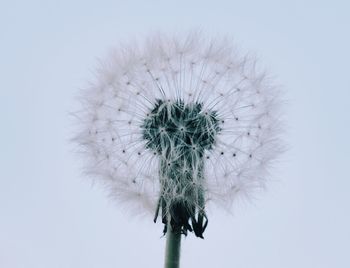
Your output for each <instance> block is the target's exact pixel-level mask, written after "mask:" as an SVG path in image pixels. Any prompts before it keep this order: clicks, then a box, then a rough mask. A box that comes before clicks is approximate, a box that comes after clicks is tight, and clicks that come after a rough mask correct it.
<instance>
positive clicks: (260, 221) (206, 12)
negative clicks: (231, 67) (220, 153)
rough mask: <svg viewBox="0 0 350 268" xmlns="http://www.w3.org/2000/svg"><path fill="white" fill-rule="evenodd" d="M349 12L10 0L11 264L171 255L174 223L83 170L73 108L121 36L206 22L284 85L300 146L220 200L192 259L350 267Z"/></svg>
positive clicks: (2, 154) (1, 115) (2, 28)
mask: <svg viewBox="0 0 350 268" xmlns="http://www.w3.org/2000/svg"><path fill="white" fill-rule="evenodd" d="M239 2H241V3H239ZM349 14H350V4H348V1H345V0H343V1H340V0H334V1H325V0H324V1H322V0H318V1H313V0H310V1H305V0H304V1H299V0H294V1H277V0H275V1H272V0H265V1H258V0H255V1H249V0H247V1H229V0H227V1H223V0H216V1H205V0H201V1H191V0H187V1H185V0H177V1H164V0H163V1H160V0H159V1H141V0H139V1H132V0H129V1H112V0H111V1H106V0H100V1H88V0H84V1H82V0H77V1H68V0H60V1H58V0H57V1H38V0H32V1H16V0H12V1H6V3H5V1H1V3H0V74H1V75H0V124H1V129H0V166H1V167H0V267H4V268H48V267H49V268H76V267H84V268H112V267H114V268H115V267H162V265H163V258H164V256H163V255H164V246H165V239H164V238H162V237H161V234H162V225H161V224H154V223H153V222H152V219H151V218H139V217H136V218H135V217H130V216H128V213H126V211H125V209H124V210H123V209H122V208H121V207H119V206H118V203H114V202H112V201H111V200H109V199H108V198H107V196H106V192H105V191H104V190H103V189H102V187H99V185H98V184H96V185H92V183H91V181H90V180H88V179H86V178H85V177H84V176H83V175H82V174H81V171H80V164H79V162H78V161H77V158H78V157H77V156H76V155H75V154H74V153H73V152H72V151H73V150H72V146H71V144H70V143H69V139H70V137H71V136H72V131H71V129H72V126H71V122H72V120H71V118H70V117H69V112H70V111H73V110H74V109H76V108H77V104H78V102H77V100H76V99H75V97H76V95H77V92H79V88H82V87H84V86H85V85H86V82H87V81H88V80H89V79H91V78H92V71H93V70H94V68H95V66H96V63H97V59H98V58H103V57H104V56H105V55H106V53H107V51H108V50H109V49H110V48H111V47H113V46H114V45H115V44H118V43H119V42H123V41H125V40H128V39H129V38H133V37H139V36H147V34H148V33H150V32H153V31H155V30H162V31H164V32H169V33H172V32H186V31H187V30H191V29H198V28H199V29H202V31H203V32H204V33H207V34H208V35H212V34H217V33H220V34H228V35H230V36H233V37H234V38H235V40H236V43H237V44H238V45H239V46H240V47H241V48H242V49H243V50H247V51H252V52H254V53H255V54H256V55H257V56H258V58H259V60H260V62H261V63H262V64H263V65H264V66H265V67H266V68H267V69H268V70H269V72H270V73H272V74H274V75H275V76H276V81H277V82H278V83H279V84H281V85H283V88H284V90H285V91H286V98H287V99H288V103H289V104H288V107H286V125H287V134H286V135H285V139H286V140H287V144H288V148H289V150H288V151H287V153H285V154H284V156H283V157H282V158H281V161H280V162H279V163H278V164H277V165H276V168H275V169H274V170H273V173H272V176H271V178H270V182H269V184H268V187H267V191H266V192H264V193H262V194H260V195H259V196H258V197H257V198H256V199H255V200H253V201H252V202H251V203H245V204H239V205H237V208H236V210H235V211H234V213H233V215H228V214H227V213H224V212H223V211H220V210H216V209H212V210H210V211H209V217H210V222H209V226H208V229H207V231H206V233H205V240H200V239H197V238H195V237H194V236H193V235H189V236H188V237H187V238H186V239H184V241H183V244H182V246H183V248H182V258H181V264H182V267H185V268H186V267H188V268H189V267H203V268H204V267H219V268H221V267H222V268H226V267H227V268H231V267H234V268H265V267H266V268H310V267H317V268H326V267H327V268H328V267H337V268H342V267H344V268H347V267H350V260H349V249H350V228H349V226H350V205H349V204H350V194H349V189H350V175H349V166H350V141H349V137H350V116H349V115H350V108H349V107H350V75H349V63H350V52H349V47H350V33H349V25H350V16H349Z"/></svg>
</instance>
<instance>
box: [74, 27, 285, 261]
mask: <svg viewBox="0 0 350 268" xmlns="http://www.w3.org/2000/svg"><path fill="white" fill-rule="evenodd" d="M139 47H140V48H136V46H134V47H133V46H130V47H122V48H119V49H117V50H115V51H114V52H113V53H112V54H111V56H110V58H109V60H108V61H107V62H106V64H104V65H102V66H101V68H100V69H99V70H98V73H97V80H96V81H95V82H92V83H91V86H90V87H89V88H88V89H87V90H86V91H84V93H83V95H82V99H83V101H82V104H83V105H82V110H81V111H80V112H79V113H78V117H79V118H81V121H80V122H79V123H80V125H81V126H82V129H80V130H79V134H78V135H77V137H76V140H77V141H78V143H79V145H80V146H81V148H82V152H83V153H84V154H85V155H86V156H87V162H86V163H87V164H86V166H85V167H86V171H87V172H88V173H90V174H92V175H94V176H97V177H98V178H100V179H101V180H102V181H103V182H104V185H106V186H108V188H109V190H110V192H111V196H112V197H113V198H116V199H117V200H118V201H120V202H124V203H126V204H129V205H130V206H132V207H133V208H135V211H138V212H140V213H142V214H144V213H145V212H150V213H151V214H153V219H154V222H156V221H157V219H159V218H160V220H161V222H162V223H163V224H164V229H163V233H164V234H165V235H166V237H167V243H166V258H165V259H166V260H165V267H178V266H179V259H180V243H181V235H187V234H188V233H189V232H192V233H194V235H195V236H197V237H199V238H203V234H204V231H205V230H206V228H207V225H208V217H207V214H206V208H207V206H208V205H209V204H211V203H213V204H217V205H222V206H224V207H225V208H227V209H231V208H232V206H233V204H234V201H235V200H236V199H237V198H245V197H249V196H250V195H251V194H252V193H253V192H254V190H255V189H257V188H261V187H263V186H264V185H265V178H266V176H267V174H268V172H267V171H268V167H269V165H270V163H271V162H272V160H274V159H275V158H276V156H277V155H278V154H279V153H280V151H281V146H280V138H279V129H280V127H279V126H280V120H279V109H278V108H279V105H280V102H281V101H280V96H279V95H280V94H279V91H278V89H277V88H276V87H274V86H272V85H271V84H270V81H269V79H268V77H267V76H266V74H265V73H264V72H259V71H258V70H257V68H256V64H255V61H254V60H249V58H248V57H239V56H238V54H237V53H236V52H235V50H234V49H233V48H232V47H231V45H230V44H229V43H228V42H227V41H226V40H224V39H223V40H222V41H218V40H212V41H206V40H203V38H201V36H200V35H198V34H192V35H189V36H187V37H186V38H179V39H178V38H168V37H165V36H161V35H159V36H156V37H153V38H151V39H149V40H148V41H147V42H145V43H144V45H143V46H139Z"/></svg>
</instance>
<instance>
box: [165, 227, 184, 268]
mask: <svg viewBox="0 0 350 268" xmlns="http://www.w3.org/2000/svg"><path fill="white" fill-rule="evenodd" d="M166 236H167V239H166V248H165V265H164V267H165V268H179V266H180V249H181V231H180V230H173V229H172V228H171V226H170V224H169V225H168V231H167V235H166Z"/></svg>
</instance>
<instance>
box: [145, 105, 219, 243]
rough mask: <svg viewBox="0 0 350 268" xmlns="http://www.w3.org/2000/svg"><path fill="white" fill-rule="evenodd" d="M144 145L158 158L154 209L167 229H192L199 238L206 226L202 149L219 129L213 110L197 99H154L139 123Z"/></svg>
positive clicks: (208, 148)
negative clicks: (151, 107) (157, 198)
mask: <svg viewBox="0 0 350 268" xmlns="http://www.w3.org/2000/svg"><path fill="white" fill-rule="evenodd" d="M141 127H142V130H143V138H144V139H145V140H146V141H147V143H146V147H147V148H148V149H151V150H152V151H153V152H154V154H157V155H159V158H160V170H159V175H160V186H161V193H160V198H159V202H158V207H157V210H156V215H155V221H156V219H157V217H158V212H159V210H160V209H161V210H162V222H163V223H164V224H165V228H164V233H165V232H166V231H167V228H166V227H167V223H168V219H170V224H171V225H172V228H173V229H177V230H181V231H182V233H184V234H187V231H192V230H193V231H194V232H195V234H196V236H198V237H202V238H203V232H204V230H205V228H206V226H207V222H208V220H207V217H206V215H205V211H204V207H205V204H204V203H205V200H204V189H203V183H202V181H203V167H204V159H203V158H204V157H203V156H204V153H205V151H206V150H210V149H211V148H212V145H213V144H214V142H215V137H216V134H217V133H218V132H219V131H220V127H219V120H218V118H217V113H216V112H215V111H206V110H202V104H201V103H189V104H185V103H184V102H183V101H181V100H176V101H170V100H167V101H164V100H157V101H156V103H155V105H154V108H153V109H152V110H151V111H150V112H149V114H147V117H146V119H145V120H144V121H143V124H142V126H141Z"/></svg>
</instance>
